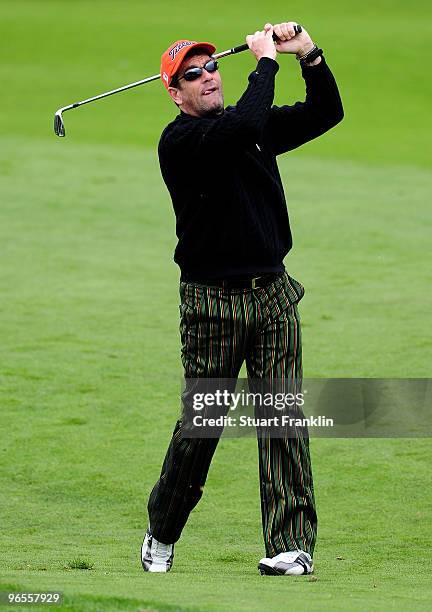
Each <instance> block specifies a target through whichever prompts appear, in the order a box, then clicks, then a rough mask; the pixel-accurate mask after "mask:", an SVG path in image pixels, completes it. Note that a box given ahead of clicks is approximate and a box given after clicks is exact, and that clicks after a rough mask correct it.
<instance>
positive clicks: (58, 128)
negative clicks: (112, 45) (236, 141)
mask: <svg viewBox="0 0 432 612" xmlns="http://www.w3.org/2000/svg"><path fill="white" fill-rule="evenodd" d="M294 30H295V33H296V34H300V32H301V31H302V27H301V25H295V26H294ZM273 38H274V40H278V39H277V37H276V36H275V35H273ZM247 49H249V47H248V46H247V44H246V43H245V44H243V45H239V46H238V47H233V48H232V49H227V50H226V51H221V52H220V53H215V54H214V55H213V57H214V58H215V59H219V58H221V57H226V56H227V55H233V54H234V53H241V52H242V51H246V50H247ZM160 76H161V75H160V74H155V75H153V76H150V77H147V78H146V79H142V80H141V81H135V83H130V84H129V85H123V87H118V88H117V89H113V90H111V91H106V92H105V93H101V94H99V95H98V96H93V98H87V99H86V100H81V102H74V103H73V104H69V105H68V106H63V107H62V108H59V109H58V111H56V113H55V115H54V132H55V133H56V134H57V136H66V130H65V126H64V122H63V116H62V115H63V113H64V112H66V111H68V110H71V109H72V108H78V107H79V106H83V104H88V103H89V102H94V101H95V100H101V99H102V98H107V97H108V96H113V95H114V94H116V93H120V92H121V91H126V90H127V89H132V88H133V87H138V85H144V84H145V83H150V82H151V81H156V80H157V79H160Z"/></svg>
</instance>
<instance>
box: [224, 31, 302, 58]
mask: <svg viewBox="0 0 432 612" xmlns="http://www.w3.org/2000/svg"><path fill="white" fill-rule="evenodd" d="M302 31H303V28H302V27H301V25H295V26H294V32H295V33H296V34H300V32H302ZM273 40H275V41H278V40H279V38H278V37H277V36H276V34H273ZM247 49H249V47H248V46H247V44H246V43H245V44H244V45H239V46H238V47H234V48H233V49H231V53H241V52H242V51H247Z"/></svg>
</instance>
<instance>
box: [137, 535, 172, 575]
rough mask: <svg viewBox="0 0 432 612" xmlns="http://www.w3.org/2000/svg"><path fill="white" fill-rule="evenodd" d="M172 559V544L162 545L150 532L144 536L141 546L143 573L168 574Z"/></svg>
mask: <svg viewBox="0 0 432 612" xmlns="http://www.w3.org/2000/svg"><path fill="white" fill-rule="evenodd" d="M173 559H174V544H163V543H162V542H159V541H158V540H156V538H154V537H153V536H152V535H151V533H150V531H147V533H146V534H145V538H144V541H143V543H142V546H141V564H142V566H143V570H144V571H145V572H157V573H166V572H169V571H170V569H171V567H172V564H173Z"/></svg>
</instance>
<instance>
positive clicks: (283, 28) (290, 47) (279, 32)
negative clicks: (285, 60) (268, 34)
mask: <svg viewBox="0 0 432 612" xmlns="http://www.w3.org/2000/svg"><path fill="white" fill-rule="evenodd" d="M295 25H297V24H296V22H295V21H287V22H286V23H277V24H276V25H275V26H273V32H274V33H275V34H276V36H277V37H278V38H279V40H280V42H278V43H276V51H277V52H278V53H295V54H296V55H298V56H299V57H301V56H302V55H304V54H305V53H307V52H308V51H310V50H311V49H313V47H314V43H313V42H312V39H311V37H310V36H309V34H308V33H307V32H306V30H305V29H304V28H303V29H302V31H301V32H300V34H297V35H296V33H295V31H294V26H295Z"/></svg>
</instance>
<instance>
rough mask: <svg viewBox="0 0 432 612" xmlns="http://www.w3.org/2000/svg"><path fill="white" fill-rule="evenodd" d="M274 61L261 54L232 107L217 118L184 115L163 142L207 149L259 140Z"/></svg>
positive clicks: (270, 94) (268, 108)
mask: <svg viewBox="0 0 432 612" xmlns="http://www.w3.org/2000/svg"><path fill="white" fill-rule="evenodd" d="M278 70H279V65H278V63H277V62H276V61H275V60H273V59H271V58H267V57H262V58H261V59H260V60H259V61H258V63H257V66H256V69H255V70H254V72H252V73H251V74H250V75H249V83H248V86H247V89H246V91H245V92H244V94H243V95H242V97H241V98H240V100H239V101H238V102H237V104H236V105H235V106H234V107H228V108H227V109H226V110H225V111H224V112H223V113H222V114H221V115H220V116H217V117H209V118H206V117H192V116H189V117H188V121H187V122H184V121H182V122H178V124H177V125H176V126H175V127H174V128H173V129H172V130H170V131H169V132H168V133H167V134H166V135H165V136H164V137H163V140H164V143H163V144H164V145H165V146H168V147H169V148H171V147H172V146H174V147H175V148H177V147H180V148H181V149H182V150H185V147H193V148H194V149H195V150H196V149H197V148H205V149H209V148H211V147H214V146H227V145H228V146H234V145H235V144H236V143H238V144H242V143H244V142H250V141H253V142H256V141H257V140H261V138H262V135H263V131H264V129H265V126H266V124H267V122H268V119H269V115H270V111H271V107H272V104H273V97H274V84H275V75H276V73H277V71H278Z"/></svg>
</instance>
